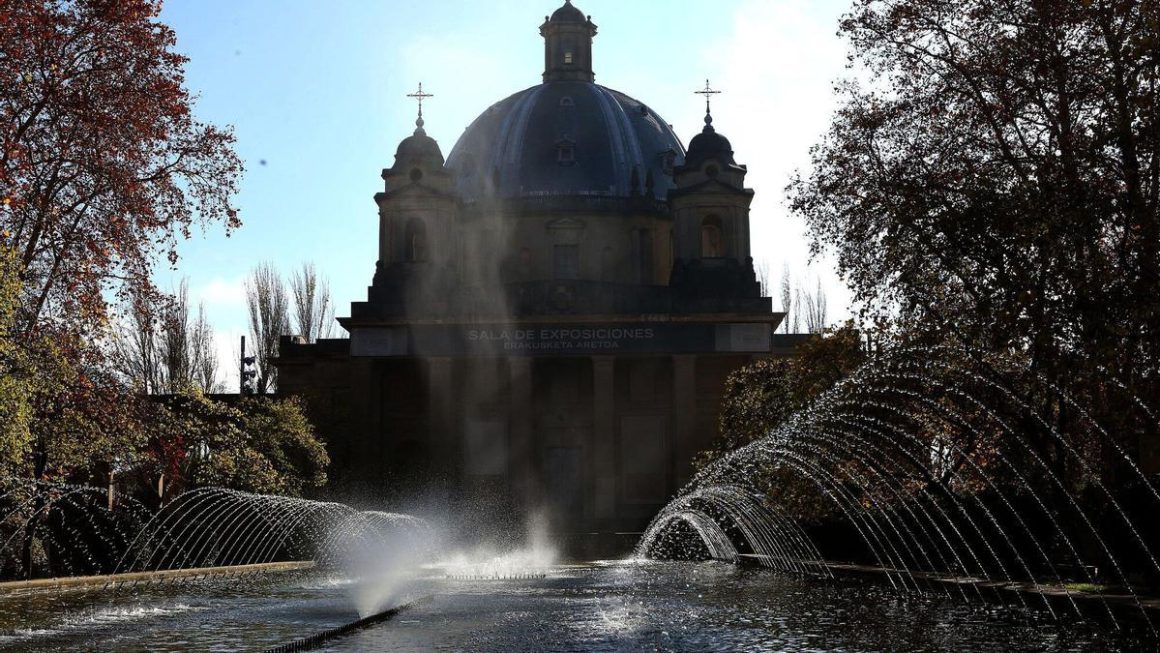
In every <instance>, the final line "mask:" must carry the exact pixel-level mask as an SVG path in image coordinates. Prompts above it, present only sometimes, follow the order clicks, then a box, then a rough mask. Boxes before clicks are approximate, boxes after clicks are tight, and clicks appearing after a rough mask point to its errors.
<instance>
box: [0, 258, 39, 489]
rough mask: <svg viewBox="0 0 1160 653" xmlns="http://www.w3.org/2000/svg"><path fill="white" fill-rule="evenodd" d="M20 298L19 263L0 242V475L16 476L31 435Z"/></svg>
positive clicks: (28, 375)
mask: <svg viewBox="0 0 1160 653" xmlns="http://www.w3.org/2000/svg"><path fill="white" fill-rule="evenodd" d="M19 298H20V271H19V259H18V258H17V256H16V252H15V250H13V249H12V248H11V247H8V246H7V244H6V243H5V242H4V241H3V239H2V238H0V474H3V475H11V474H14V473H17V471H18V470H17V469H15V467H16V466H17V465H18V463H19V461H22V460H24V458H25V457H26V455H27V453H28V450H29V445H30V444H31V441H32V434H31V432H30V431H29V427H30V425H31V421H32V394H33V390H34V387H33V385H34V383H35V380H34V378H33V375H32V370H31V369H29V364H28V360H27V357H26V356H25V355H24V351H23V349H22V348H21V347H20V344H19V342H18V341H17V335H16V332H15V326H16V311H17V308H18V306H19Z"/></svg>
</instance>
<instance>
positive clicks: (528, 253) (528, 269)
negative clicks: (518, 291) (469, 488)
mask: <svg viewBox="0 0 1160 653" xmlns="http://www.w3.org/2000/svg"><path fill="white" fill-rule="evenodd" d="M520 279H521V280H523V281H531V280H532V250H530V249H528V248H527V247H524V248H523V249H521V250H520Z"/></svg>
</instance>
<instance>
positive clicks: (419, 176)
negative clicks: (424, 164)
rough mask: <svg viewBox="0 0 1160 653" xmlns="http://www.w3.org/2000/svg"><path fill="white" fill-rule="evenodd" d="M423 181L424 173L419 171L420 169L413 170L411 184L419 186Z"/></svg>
mask: <svg viewBox="0 0 1160 653" xmlns="http://www.w3.org/2000/svg"><path fill="white" fill-rule="evenodd" d="M422 179H423V171H422V170H420V169H418V168H413V169H412V170H411V183H412V184H417V183H419V181H420V180H422Z"/></svg>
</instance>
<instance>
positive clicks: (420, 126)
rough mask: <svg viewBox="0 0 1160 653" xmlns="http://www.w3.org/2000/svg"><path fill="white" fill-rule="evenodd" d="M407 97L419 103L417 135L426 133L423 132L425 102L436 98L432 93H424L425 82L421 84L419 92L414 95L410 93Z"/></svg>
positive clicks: (416, 125) (416, 122) (416, 123)
mask: <svg viewBox="0 0 1160 653" xmlns="http://www.w3.org/2000/svg"><path fill="white" fill-rule="evenodd" d="M407 97H409V98H412V99H415V100H418V101H419V118H418V119H417V120H415V127H416V128H417V129H416V130H415V133H420V132H422V133H426V132H424V131H423V100H426V99H427V98H429V97H435V96H434V95H432V94H431V93H424V92H423V82H419V90H417V91H415V92H414V93H408V94H407Z"/></svg>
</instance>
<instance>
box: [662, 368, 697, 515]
mask: <svg viewBox="0 0 1160 653" xmlns="http://www.w3.org/2000/svg"><path fill="white" fill-rule="evenodd" d="M696 429H697V357H696V356H695V355H691V354H681V355H677V356H673V442H672V448H671V449H670V451H671V452H672V455H673V456H674V460H673V471H672V474H671V475H670V476H669V484H670V487H669V488H668V490H669V492H670V493H672V492H674V491H676V489H677V488H679V487H681V486H683V485H684V484H685V482H686V481H688V480H689V477H690V476H691V475H692V470H693V467H692V460H693V455H694V454H696V451H694V450H693V441H694V436H695V434H696Z"/></svg>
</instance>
